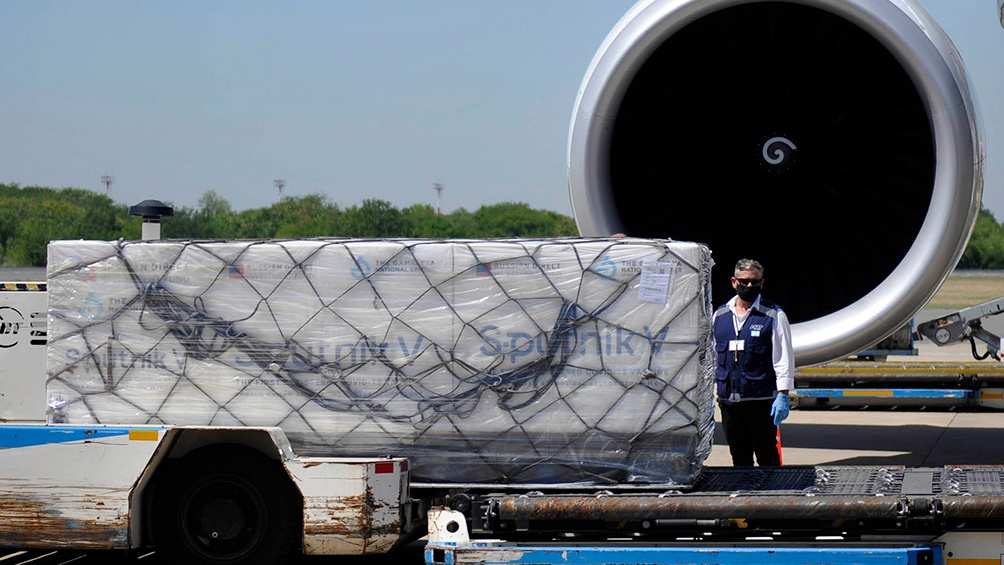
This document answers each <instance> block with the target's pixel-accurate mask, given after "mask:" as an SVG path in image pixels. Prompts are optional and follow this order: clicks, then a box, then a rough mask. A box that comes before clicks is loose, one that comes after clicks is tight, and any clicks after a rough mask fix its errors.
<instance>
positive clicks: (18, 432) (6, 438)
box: [0, 425, 160, 449]
mask: <svg viewBox="0 0 1004 565" xmlns="http://www.w3.org/2000/svg"><path fill="white" fill-rule="evenodd" d="M140 429H160V428H158V427H156V426H129V427H127V428H123V427H109V426H63V425H52V426H48V425H41V426H25V425H7V426H4V425H0V449H12V448H16V447H30V446H33V445H47V444H50V443H67V442H71V441H84V440H93V439H101V438H106V437H114V436H123V435H127V434H128V433H129V430H140Z"/></svg>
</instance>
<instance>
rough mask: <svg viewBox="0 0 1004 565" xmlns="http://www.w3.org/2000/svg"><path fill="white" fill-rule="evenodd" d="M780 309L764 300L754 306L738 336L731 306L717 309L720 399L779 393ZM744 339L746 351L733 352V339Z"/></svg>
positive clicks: (733, 399)
mask: <svg viewBox="0 0 1004 565" xmlns="http://www.w3.org/2000/svg"><path fill="white" fill-rule="evenodd" d="M779 311H780V308H778V307H777V306H776V305H774V304H771V303H769V302H767V301H765V300H764V299H763V298H761V299H760V302H759V303H758V304H755V305H754V307H753V308H751V309H750V312H749V315H748V316H747V318H746V323H745V324H743V327H742V328H741V329H740V330H739V335H738V336H737V335H736V328H735V322H734V320H733V319H734V317H735V315H734V314H732V311H731V310H729V308H728V305H725V306H722V307H721V308H719V309H718V310H716V311H715V317H714V331H715V349H716V351H715V353H716V356H717V361H718V364H717V367H716V368H715V381H716V384H717V388H718V398H719V400H722V401H724V402H737V401H739V400H753V399H759V398H773V397H774V395H775V394H777V375H775V373H774V344H773V335H774V322H775V319H776V318H777V313H778V312H779ZM733 340H743V342H744V343H743V350H742V351H740V352H739V353H738V355H736V353H735V352H733V351H729V342H731V341H733ZM737 358H738V361H737Z"/></svg>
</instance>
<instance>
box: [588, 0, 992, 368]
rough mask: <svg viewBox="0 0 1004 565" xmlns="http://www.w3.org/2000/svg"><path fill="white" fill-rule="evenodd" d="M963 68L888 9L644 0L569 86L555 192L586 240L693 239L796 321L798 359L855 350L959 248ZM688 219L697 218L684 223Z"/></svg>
mask: <svg viewBox="0 0 1004 565" xmlns="http://www.w3.org/2000/svg"><path fill="white" fill-rule="evenodd" d="M969 92H970V89H969V86H968V83H967V80H966V78H965V74H964V71H963V67H962V63H961V59H960V57H959V55H958V54H957V52H956V50H955V48H954V46H953V45H952V43H951V41H950V40H949V39H948V37H947V36H946V35H945V34H944V32H943V31H941V28H940V27H938V26H937V24H936V23H935V22H934V21H933V20H931V18H930V17H929V16H928V15H927V14H926V12H924V11H923V10H922V9H921V8H919V6H917V5H916V4H914V3H913V2H909V1H905V0H895V1H893V0H799V1H784V2H777V1H772V2H762V1H761V2H758V1H736V0H719V1H714V0H711V1H708V0H703V1H701V0H694V1H680V0H643V1H642V2H639V3H638V4H637V5H635V6H634V7H633V8H632V9H631V10H630V11H629V12H628V14H627V15H625V16H624V18H623V19H622V20H621V21H620V22H619V23H618V24H617V25H616V27H615V28H614V30H613V31H612V32H611V33H610V35H609V36H608V37H607V39H606V41H605V42H604V43H603V45H602V46H601V48H600V50H599V51H598V52H597V54H596V56H595V58H594V59H593V62H592V64H591V66H590V68H589V70H588V72H587V74H586V77H585V79H584V81H583V83H582V86H581V88H580V91H579V96H578V100H577V102H576V106H575V111H574V113H573V118H572V126H571V133H570V140H569V149H568V165H569V188H570V194H571V200H572V207H573V209H574V211H575V217H576V221H577V223H578V226H579V229H580V231H581V232H582V234H583V235H604V234H610V233H615V232H624V233H627V234H629V235H633V236H642V237H671V238H674V239H681V240H695V241H701V242H704V243H707V244H709V245H710V246H711V248H712V249H713V250H714V252H715V256H716V259H717V261H718V263H719V266H720V267H721V268H720V270H719V272H718V275H717V276H716V279H717V280H716V286H715V297H716V300H718V301H719V302H721V301H723V300H724V299H726V298H728V297H729V296H731V295H732V292H731V288H729V286H728V274H727V273H726V272H723V271H728V270H730V269H731V268H732V265H733V264H734V262H735V261H736V260H737V259H739V258H740V257H747V256H749V257H754V258H757V259H759V260H761V261H762V262H763V263H764V264H765V265H766V267H767V271H768V272H767V279H768V283H767V293H768V295H769V296H770V297H771V298H773V299H774V300H776V301H777V302H778V303H779V304H781V306H782V307H783V308H784V309H785V311H786V312H787V313H788V315H789V317H790V318H791V319H792V321H793V322H795V325H794V327H793V329H792V333H793V340H794V346H795V353H796V358H797V360H798V362H799V364H802V365H805V364H813V363H818V362H822V361H826V360H829V359H833V358H836V357H839V356H842V355H846V354H848V353H852V352H854V351H857V350H859V349H861V348H864V347H867V346H869V345H871V344H873V343H875V342H877V341H879V340H881V339H882V338H883V337H885V336H886V335H888V334H889V333H891V332H893V331H894V330H896V329H897V328H898V327H900V326H902V325H903V324H904V323H906V322H907V321H908V320H909V319H910V318H911V317H912V316H913V315H914V314H915V313H916V312H917V310H919V309H920V308H921V307H923V305H924V304H925V303H926V302H927V301H928V300H929V299H930V298H931V296H933V294H934V293H935V292H936V291H937V289H938V288H939V286H940V285H941V284H942V282H943V281H944V280H945V278H946V277H947V276H948V274H949V273H950V272H951V270H952V269H953V268H954V267H955V264H956V263H957V262H958V259H959V257H960V256H961V254H962V252H963V250H964V249H965V244H966V242H967V240H968V237H969V234H970V232H971V230H972V226H973V224H974V222H975V218H976V214H977V212H978V210H979V204H980V195H981V192H982V174H981V167H982V149H981V144H980V140H979V135H978V129H977V120H976V112H975V107H974V103H973V101H972V99H971V96H970V94H969ZM696 210H700V211H701V212H700V213H695V211H696Z"/></svg>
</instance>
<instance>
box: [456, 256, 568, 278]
mask: <svg viewBox="0 0 1004 565" xmlns="http://www.w3.org/2000/svg"><path fill="white" fill-rule="evenodd" d="M560 269H561V263H559V262H551V263H542V262H537V261H534V260H533V259H530V258H529V257H528V258H525V259H507V260H502V261H494V262H487V263H481V264H479V265H478V266H477V267H476V268H475V271H474V272H475V274H476V275H478V276H482V277H488V276H492V275H495V276H496V277H498V276H508V275H539V274H540V273H541V272H544V273H550V272H554V271H557V270H560Z"/></svg>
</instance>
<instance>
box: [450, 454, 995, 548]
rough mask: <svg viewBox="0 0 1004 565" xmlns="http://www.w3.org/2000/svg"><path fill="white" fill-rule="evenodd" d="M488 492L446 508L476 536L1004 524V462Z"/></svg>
mask: <svg viewBox="0 0 1004 565" xmlns="http://www.w3.org/2000/svg"><path fill="white" fill-rule="evenodd" d="M598 488H600V489H601V488H602V487H593V489H592V490H590V489H589V487H581V490H580V491H579V492H570V491H569V490H567V487H566V488H565V489H563V490H554V491H547V490H534V491H522V492H521V491H519V490H516V488H510V489H508V490H507V491H505V492H501V491H498V492H496V493H492V492H479V491H470V490H463V489H457V490H456V491H453V492H449V493H446V494H445V495H444V497H443V498H442V503H443V505H444V507H446V508H448V509H450V510H452V511H453V514H455V515H463V516H464V522H465V527H466V528H467V529H468V531H469V532H470V535H471V537H483V538H504V539H506V540H508V541H548V540H555V539H566V538H568V539H575V540H576V541H583V540H586V539H608V538H610V537H611V536H613V537H627V538H628V539H631V540H640V539H644V540H651V541H667V540H678V539H681V538H694V537H702V538H704V537H708V536H712V537H714V539H716V540H747V539H748V538H750V537H759V536H766V537H769V538H770V539H779V538H780V539H783V540H787V541H813V540H816V539H818V538H819V537H820V536H835V537H838V538H839V539H841V540H850V541H853V540H860V539H862V537H866V538H869V539H871V538H874V537H875V536H880V535H891V536H896V537H902V536H903V535H921V536H936V535H940V534H943V533H945V532H952V531H989V530H994V531H1001V530H1004V465H1000V466H997V465H995V466H948V467H917V468H909V467H903V466H882V467H880V466H804V467H779V468H714V467H711V468H706V469H705V470H704V472H703V473H702V475H701V477H700V480H699V481H698V482H697V484H695V485H694V486H693V487H692V488H690V489H667V488H665V487H658V486H654V485H653V486H652V487H651V490H649V491H641V490H639V491H635V492H624V491H619V492H614V491H611V490H597V489H598Z"/></svg>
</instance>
